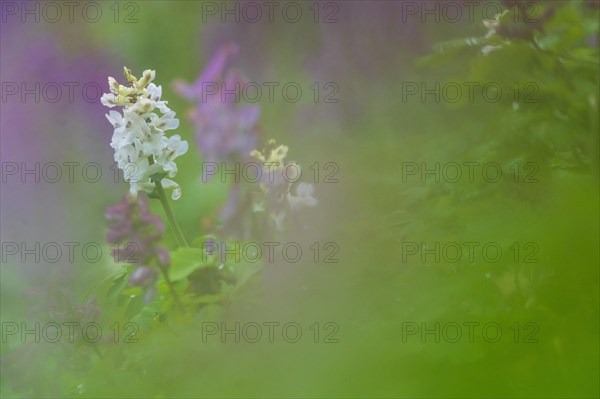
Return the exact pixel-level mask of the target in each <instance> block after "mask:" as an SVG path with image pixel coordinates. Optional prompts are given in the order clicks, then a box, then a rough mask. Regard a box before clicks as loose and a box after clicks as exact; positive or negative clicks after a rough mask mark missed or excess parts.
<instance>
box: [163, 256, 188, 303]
mask: <svg viewBox="0 0 600 399" xmlns="http://www.w3.org/2000/svg"><path fill="white" fill-rule="evenodd" d="M158 268H159V269H160V271H161V273H162V275H163V277H164V278H165V281H166V282H167V285H168V286H169V291H171V295H172V296H173V300H174V301H175V303H176V304H177V307H178V308H179V310H180V311H181V313H185V307H184V306H183V303H181V300H180V299H179V295H178V294H177V291H175V287H174V286H173V282H172V281H171V279H170V278H169V273H167V269H166V268H165V267H164V266H162V265H159V266H158Z"/></svg>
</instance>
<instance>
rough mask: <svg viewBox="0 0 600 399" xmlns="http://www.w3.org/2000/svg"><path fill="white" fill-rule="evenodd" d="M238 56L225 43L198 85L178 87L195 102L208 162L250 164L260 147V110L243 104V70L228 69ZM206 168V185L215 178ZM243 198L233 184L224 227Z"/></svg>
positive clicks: (237, 211) (223, 211) (196, 122)
mask: <svg viewBox="0 0 600 399" xmlns="http://www.w3.org/2000/svg"><path fill="white" fill-rule="evenodd" d="M238 53H239V47H238V46H237V45H236V44H234V43H228V44H225V45H223V46H221V47H220V49H219V50H218V51H217V53H216V54H215V55H214V57H213V58H212V59H211V60H210V61H209V63H208V65H207V66H206V68H205V69H204V71H203V72H202V74H201V75H200V77H199V78H198V80H196V82H195V83H193V84H191V85H187V84H185V83H184V82H182V81H180V80H178V81H176V82H175V84H174V86H175V90H176V91H177V92H178V93H179V94H181V95H182V96H183V97H185V98H187V99H189V100H192V101H194V102H195V108H194V110H193V112H192V113H191V116H190V120H191V121H192V123H193V124H194V126H195V128H196V144H197V145H198V148H199V150H200V152H201V153H202V155H203V157H204V161H205V162H215V163H225V164H232V163H238V164H243V163H246V162H248V161H250V160H251V158H250V152H251V151H252V150H254V149H255V148H256V147H257V144H258V126H257V124H258V118H259V116H260V108H259V107H258V106H256V105H243V104H240V101H239V100H240V97H241V90H242V89H243V87H244V85H245V84H246V83H247V80H246V78H245V76H244V75H243V74H242V73H241V72H240V71H238V70H236V69H233V68H227V63H228V61H229V60H230V59H231V58H232V57H234V56H235V55H237V54H238ZM203 169H204V175H203V176H202V181H203V182H206V181H208V179H209V178H210V177H211V176H210V175H209V174H208V169H209V168H203ZM241 197H242V196H241V193H240V187H239V186H238V185H236V184H234V185H232V187H231V189H230V193H229V199H228V200H227V202H226V204H225V206H224V207H223V208H222V209H221V212H220V215H219V218H220V219H221V222H222V223H223V224H224V225H231V223H230V222H231V221H232V220H233V219H234V218H237V217H239V216H240V208H241V207H242V201H241V199H242V198H241Z"/></svg>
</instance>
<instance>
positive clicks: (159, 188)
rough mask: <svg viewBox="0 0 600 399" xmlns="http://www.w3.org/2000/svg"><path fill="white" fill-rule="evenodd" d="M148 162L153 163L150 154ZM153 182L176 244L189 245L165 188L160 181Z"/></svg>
mask: <svg viewBox="0 0 600 399" xmlns="http://www.w3.org/2000/svg"><path fill="white" fill-rule="evenodd" d="M148 163H149V164H150V165H152V164H153V163H154V158H153V157H152V156H150V157H148ZM154 184H155V186H156V195H157V196H158V200H159V201H160V203H161V204H162V207H163V209H164V210H165V213H166V214H167V219H169V223H170V224H171V227H172V228H173V231H174V233H175V240H177V244H178V245H179V246H180V247H183V246H185V247H189V244H188V243H187V241H186V240H185V236H184V235H183V232H182V231H181V227H179V223H177V220H176V219H175V215H173V211H172V210H171V206H170V205H169V200H168V199H167V196H166V195H165V190H164V188H163V186H162V183H161V182H160V181H157V182H155V183H154Z"/></svg>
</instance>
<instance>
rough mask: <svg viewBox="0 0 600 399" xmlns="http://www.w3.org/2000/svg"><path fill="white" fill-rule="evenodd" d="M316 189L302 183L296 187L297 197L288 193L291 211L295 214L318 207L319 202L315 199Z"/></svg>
mask: <svg viewBox="0 0 600 399" xmlns="http://www.w3.org/2000/svg"><path fill="white" fill-rule="evenodd" d="M314 191H315V188H314V187H313V185H312V184H308V183H300V184H298V186H297V187H296V195H292V193H288V195H287V197H288V203H289V204H290V209H291V210H292V211H294V212H296V211H299V210H301V209H302V208H308V207H311V208H312V207H314V206H317V204H318V203H319V201H318V200H317V199H316V198H314V197H313V193H314Z"/></svg>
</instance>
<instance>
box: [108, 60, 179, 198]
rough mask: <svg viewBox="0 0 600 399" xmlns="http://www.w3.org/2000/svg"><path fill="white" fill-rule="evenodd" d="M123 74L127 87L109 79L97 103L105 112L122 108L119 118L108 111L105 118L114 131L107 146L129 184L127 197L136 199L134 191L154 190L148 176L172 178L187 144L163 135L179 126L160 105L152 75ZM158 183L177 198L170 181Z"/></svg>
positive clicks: (164, 105) (149, 72)
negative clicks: (177, 160) (129, 194)
mask: <svg viewBox="0 0 600 399" xmlns="http://www.w3.org/2000/svg"><path fill="white" fill-rule="evenodd" d="M124 71H125V72H124V73H125V78H126V79H127V81H128V82H129V83H130V84H131V86H129V87H127V86H123V85H120V84H119V83H118V82H117V81H116V80H115V79H114V78H112V77H109V78H108V85H109V86H110V91H111V92H110V93H105V94H104V95H102V98H101V99H100V101H101V102H102V104H103V105H105V106H107V107H109V108H112V107H115V106H121V107H123V114H120V113H119V112H117V111H112V110H111V111H110V112H109V113H108V114H107V115H106V118H107V119H108V121H109V122H110V123H111V124H112V125H113V127H114V128H115V130H114V133H113V136H112V141H111V143H110V146H111V147H112V148H114V150H115V161H116V162H117V165H118V166H119V169H121V170H122V171H123V175H124V178H125V181H126V182H128V183H130V184H131V188H130V193H131V194H132V195H133V196H136V195H137V193H138V191H146V192H152V191H153V190H154V183H153V182H152V180H151V176H153V175H155V174H157V173H159V174H160V173H165V174H167V175H168V176H169V177H175V175H176V174H177V165H176V164H175V162H174V161H175V158H177V157H178V156H180V155H183V154H185V153H186V152H187V150H188V143H187V141H185V140H181V137H180V136H179V135H178V134H176V135H173V136H171V137H167V136H166V135H165V132H166V131H167V130H173V129H176V128H177V127H178V126H179V119H177V118H175V112H173V111H171V109H169V107H168V106H167V102H166V101H161V99H160V97H161V94H162V87H161V86H156V85H155V84H154V83H151V82H152V80H154V77H155V72H154V71H152V70H145V71H144V73H143V76H142V77H141V78H140V79H137V78H136V77H135V76H133V75H132V74H131V71H130V70H129V69H127V68H124ZM157 110H158V111H160V113H161V114H162V115H159V114H158V113H157V112H156V111H157ZM161 183H162V185H163V188H164V189H166V190H173V193H172V195H171V198H173V199H174V200H176V199H178V198H179V197H181V189H180V187H179V185H178V184H177V183H175V182H174V181H173V180H170V179H162V180H161Z"/></svg>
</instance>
